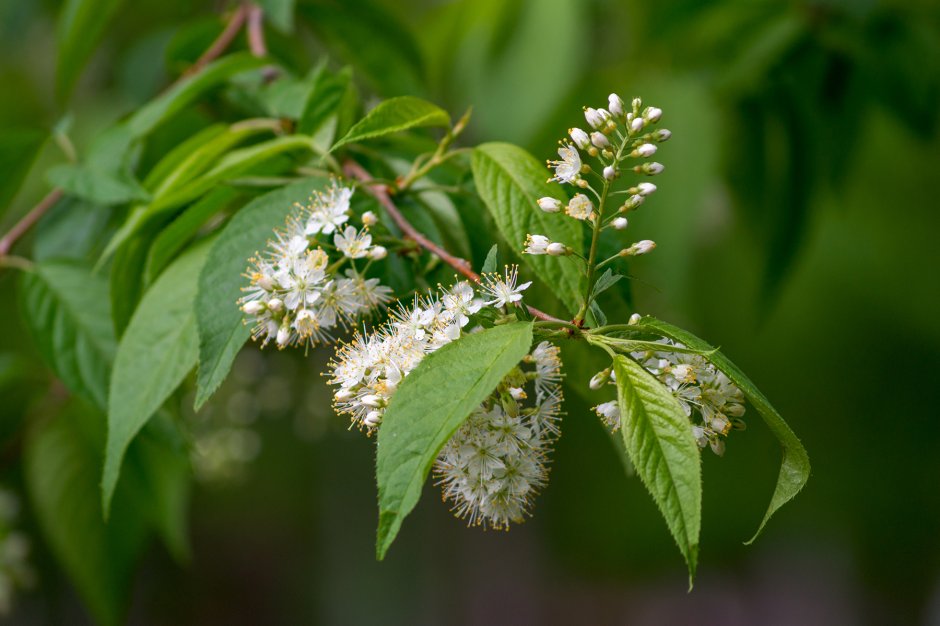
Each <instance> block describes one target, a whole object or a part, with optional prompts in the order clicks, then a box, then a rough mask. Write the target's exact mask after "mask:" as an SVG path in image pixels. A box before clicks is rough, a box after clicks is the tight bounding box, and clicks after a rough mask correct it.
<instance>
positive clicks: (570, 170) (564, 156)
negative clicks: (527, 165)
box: [548, 143, 581, 183]
mask: <svg viewBox="0 0 940 626" xmlns="http://www.w3.org/2000/svg"><path fill="white" fill-rule="evenodd" d="M558 156H560V157H561V159H560V160H558V161H549V162H548V165H549V167H554V168H555V175H554V176H553V177H552V178H550V179H549V181H553V180H557V181H558V182H560V183H574V182H575V181H577V180H578V179H579V178H580V177H581V155H580V154H579V153H578V151H577V149H575V147H574V146H572V145H571V144H570V143H563V144H562V145H561V147H560V148H558Z"/></svg>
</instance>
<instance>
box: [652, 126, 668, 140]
mask: <svg viewBox="0 0 940 626" xmlns="http://www.w3.org/2000/svg"><path fill="white" fill-rule="evenodd" d="M653 137H654V138H655V139H656V141H668V140H669V138H670V137H672V131H671V130H667V129H665V128H660V129H659V130H657V131H656V132H655V133H653Z"/></svg>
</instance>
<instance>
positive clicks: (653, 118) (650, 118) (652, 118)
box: [643, 107, 663, 122]
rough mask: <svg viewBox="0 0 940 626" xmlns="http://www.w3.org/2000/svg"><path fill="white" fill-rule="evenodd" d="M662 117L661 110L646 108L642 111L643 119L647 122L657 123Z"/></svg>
mask: <svg viewBox="0 0 940 626" xmlns="http://www.w3.org/2000/svg"><path fill="white" fill-rule="evenodd" d="M662 116H663V110H662V109H660V108H657V107H646V110H645V111H643V118H644V119H646V121H647V122H658V121H659V118H661V117H662Z"/></svg>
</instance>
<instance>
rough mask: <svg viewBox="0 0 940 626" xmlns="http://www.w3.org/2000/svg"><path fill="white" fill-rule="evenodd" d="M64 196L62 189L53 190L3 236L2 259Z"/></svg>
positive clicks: (0, 250) (0, 246) (0, 251)
mask: <svg viewBox="0 0 940 626" xmlns="http://www.w3.org/2000/svg"><path fill="white" fill-rule="evenodd" d="M62 195H63V194H62V190H61V189H58V188H56V189H53V190H52V191H50V192H49V193H48V194H46V197H45V198H43V199H42V200H40V201H39V204H37V205H36V206H34V207H33V208H32V209H30V211H29V213H27V214H26V215H24V216H23V217H22V218H20V221H18V222H17V223H16V224H14V225H13V228H11V229H10V231H9V232H8V233H7V234H5V235H4V236H3V239H0V257H4V256H7V255H8V254H10V250H12V249H13V244H15V243H16V242H17V240H18V239H19V238H20V237H22V236H23V235H25V234H26V233H27V232H28V231H29V229H30V228H32V227H33V226H34V225H35V224H36V222H38V221H39V220H40V219H41V218H42V216H43V215H45V214H46V213H47V212H48V211H49V209H51V208H52V207H54V206H55V205H56V203H57V202H58V201H59V200H60V199H61V198H62Z"/></svg>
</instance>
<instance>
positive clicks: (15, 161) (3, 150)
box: [0, 128, 47, 214]
mask: <svg viewBox="0 0 940 626" xmlns="http://www.w3.org/2000/svg"><path fill="white" fill-rule="evenodd" d="M46 136H47V134H46V132H44V131H41V130H38V129H32V128H9V129H4V130H0V172H3V176H2V177H0V214H2V212H3V209H5V208H6V207H7V205H8V204H9V203H10V201H11V200H13V198H14V197H15V196H16V192H17V191H19V189H20V186H21V185H22V184H23V181H24V180H25V179H26V175H27V174H29V170H30V169H31V168H32V167H33V161H35V160H36V155H38V154H39V150H40V149H41V148H42V146H43V144H44V143H45V142H46Z"/></svg>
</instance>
